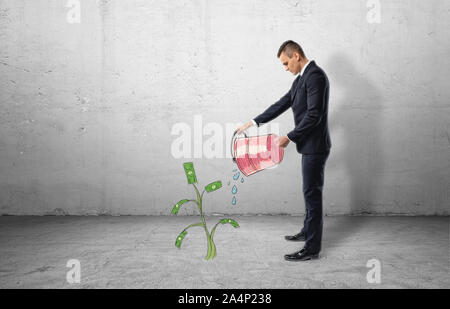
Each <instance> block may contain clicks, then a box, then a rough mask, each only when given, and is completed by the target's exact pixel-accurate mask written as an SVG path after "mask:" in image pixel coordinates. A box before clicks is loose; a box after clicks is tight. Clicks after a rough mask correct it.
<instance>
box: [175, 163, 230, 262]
mask: <svg viewBox="0 0 450 309" xmlns="http://www.w3.org/2000/svg"><path fill="white" fill-rule="evenodd" d="M183 166H184V172H185V173H186V178H187V181H188V184H192V185H193V186H194V188H195V192H196V194H197V199H196V200H188V199H183V200H181V201H179V202H178V203H176V204H175V206H173V209H172V214H174V215H176V214H178V211H179V210H180V207H181V206H182V205H183V204H185V203H188V202H193V203H196V204H197V208H198V211H199V212H200V217H201V220H202V221H201V222H198V223H194V224H191V225H188V226H187V227H185V228H184V229H183V230H182V231H181V233H180V234H179V235H178V236H177V239H176V240H175V246H176V247H178V248H180V247H181V242H182V241H183V239H184V238H185V237H186V235H187V230H188V229H189V228H191V227H194V226H200V227H203V228H204V230H205V233H206V240H207V243H208V252H207V253H206V257H205V258H206V260H212V259H214V258H215V257H216V254H217V251H216V245H215V244H214V233H215V231H216V228H217V226H218V225H219V223H220V224H231V225H232V226H233V227H235V228H238V227H239V224H238V223H237V222H236V221H235V220H233V219H230V218H224V219H221V220H219V222H217V223H216V225H214V227H213V228H212V229H211V232H210V231H209V230H208V226H207V225H206V220H205V216H204V215H203V203H202V202H203V193H205V191H206V192H208V193H210V192H213V191H216V190H218V189H220V188H221V187H222V182H221V181H220V180H219V181H214V182H211V183H210V184H208V185H207V186H206V187H205V189H204V190H203V191H202V193H200V192H199V190H198V188H197V186H196V185H195V184H196V183H197V176H196V175H195V170H194V164H193V163H192V162H186V163H184V164H183Z"/></svg>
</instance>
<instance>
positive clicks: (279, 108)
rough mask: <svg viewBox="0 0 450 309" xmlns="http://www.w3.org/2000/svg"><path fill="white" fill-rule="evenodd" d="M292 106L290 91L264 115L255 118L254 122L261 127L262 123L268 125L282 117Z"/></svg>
mask: <svg viewBox="0 0 450 309" xmlns="http://www.w3.org/2000/svg"><path fill="white" fill-rule="evenodd" d="M291 105H292V100H291V91H290V90H289V91H288V93H286V94H285V95H284V96H283V97H282V98H281V99H279V100H278V101H277V102H275V103H273V104H272V105H271V106H269V107H268V108H267V109H266V110H265V111H264V112H263V113H262V114H260V115H259V116H257V117H255V118H254V119H253V121H254V123H256V125H257V126H258V127H259V126H260V125H261V124H262V123H267V122H269V121H271V120H273V119H275V118H277V117H278V116H280V115H281V114H282V113H284V112H285V111H286V110H287V109H288V108H289V107H291Z"/></svg>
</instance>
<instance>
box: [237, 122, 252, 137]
mask: <svg viewBox="0 0 450 309" xmlns="http://www.w3.org/2000/svg"><path fill="white" fill-rule="evenodd" d="M251 126H253V122H252V121H249V122H247V123H245V124H243V125H242V126H240V127H239V128H237V129H236V130H235V132H236V134H241V133H242V132H244V131H245V130H247V129H248V128H250V127H251Z"/></svg>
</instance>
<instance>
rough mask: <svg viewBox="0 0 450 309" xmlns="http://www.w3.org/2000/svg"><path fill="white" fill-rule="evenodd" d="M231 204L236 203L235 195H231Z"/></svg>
mask: <svg viewBox="0 0 450 309" xmlns="http://www.w3.org/2000/svg"><path fill="white" fill-rule="evenodd" d="M231 204H233V205H236V196H233V200H232V201H231Z"/></svg>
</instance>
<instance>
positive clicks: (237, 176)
mask: <svg viewBox="0 0 450 309" xmlns="http://www.w3.org/2000/svg"><path fill="white" fill-rule="evenodd" d="M240 175H241V174H240V173H239V172H237V173H236V174H234V176H233V179H234V180H238V179H239V176H240Z"/></svg>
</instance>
